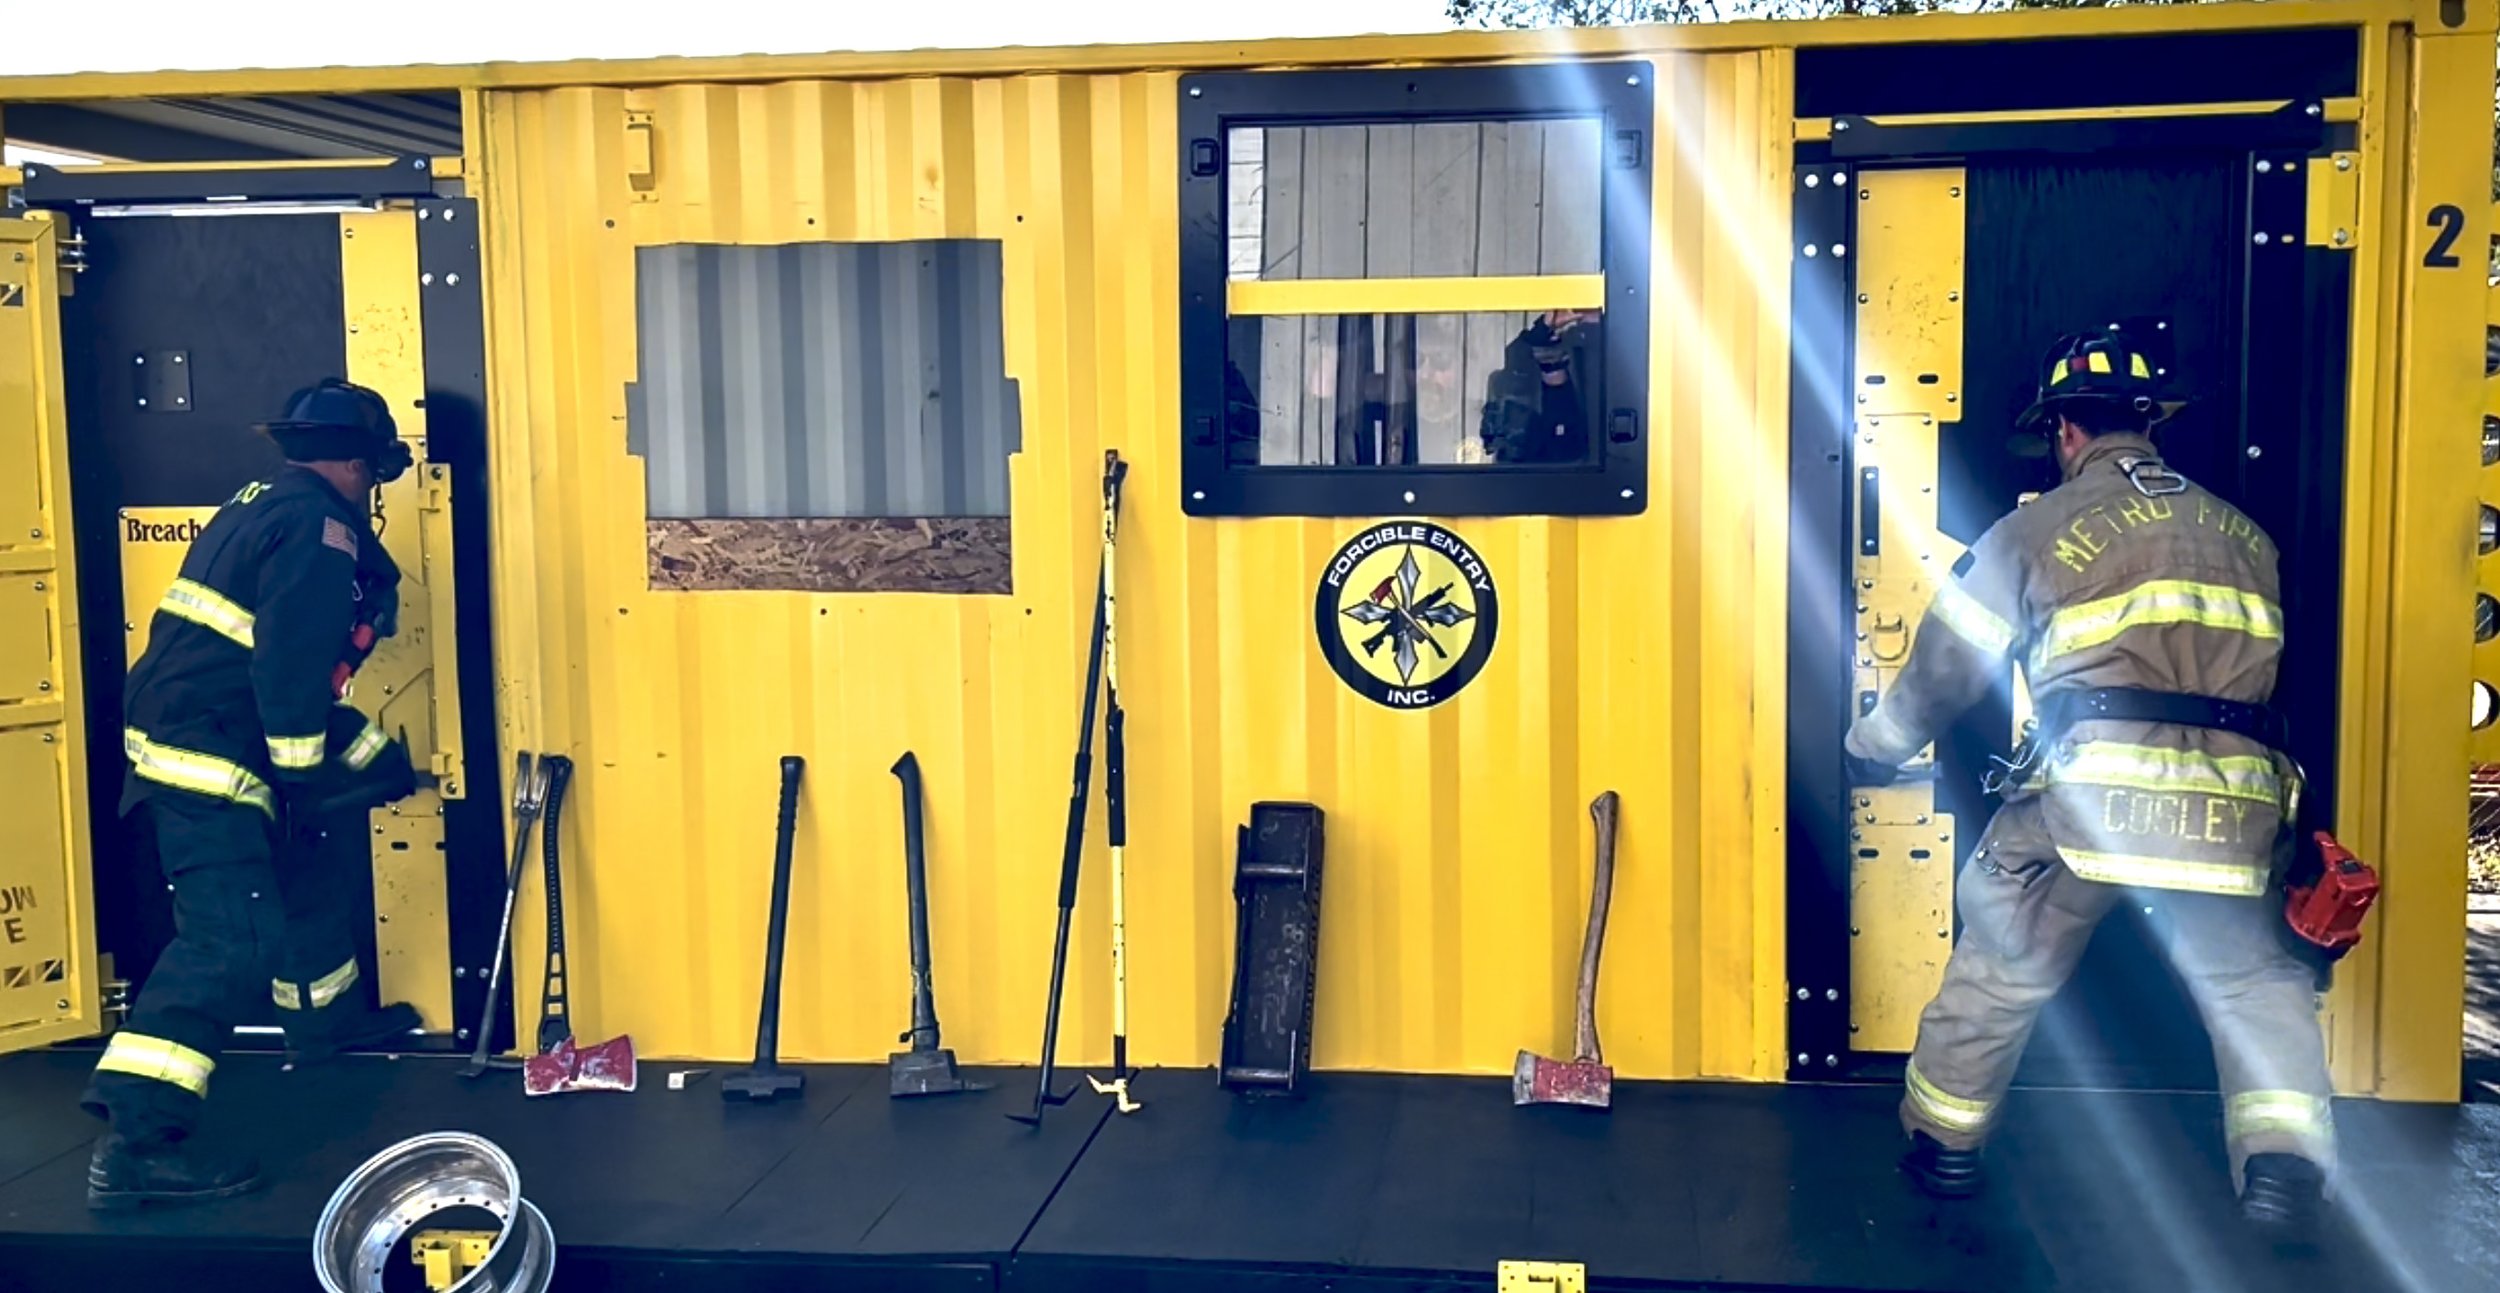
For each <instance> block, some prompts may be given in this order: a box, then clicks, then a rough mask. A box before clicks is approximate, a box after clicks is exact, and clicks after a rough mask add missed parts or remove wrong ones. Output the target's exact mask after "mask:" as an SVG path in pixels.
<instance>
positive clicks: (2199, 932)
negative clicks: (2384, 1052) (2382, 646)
mask: <svg viewBox="0 0 2500 1293" xmlns="http://www.w3.org/2000/svg"><path fill="white" fill-rule="evenodd" d="M2044 367H2045V369H2046V372H2045V373H2044V375H2043V378H2042V382H2041V388H2040V398H2039V400H2038V402H2037V403H2035V404H2034V405H2033V406H2032V408H2031V409H2030V410H2029V411H2028V412H2026V413H2025V414H2024V416H2023V429H2024V430H2025V431H2026V432H2032V433H2037V434H2040V435H2043V436H2045V437H2046V438H2048V440H2049V441H2050V444H2051V445H2052V447H2053V452H2054V453H2055V455H2056V457H2057V461H2058V465H2059V467H2060V469H2061V470H2062V472H2063V475H2064V482H2063V483H2062V484H2061V485H2060V486H2059V487H2058V488H2056V489H2055V490H2052V491H2050V492H2049V493H2047V494H2045V495H2043V496H2041V497H2040V498H2038V499H2035V500H2033V501H2032V502H2031V503H2030V504H2028V505H2026V506H2024V507H2022V508H2020V509H2018V510H2016V511H2015V512H2014V513H2013V514H2012V515H2009V516H2007V517H2005V518H2003V519H2001V520H2000V521H1999V522H1998V523H1997V524H1996V525H1995V526H1993V527H1991V528H1990V529H1989V531H1988V532H1987V533H1986V534H1984V535H1982V536H1981V537H1980V539H1979V541H1978V543H1977V544H1976V545H1975V546H1974V547H1973V548H1972V549H1971V551H1970V553H1969V555H1968V557H1967V558H1965V560H1964V562H1963V563H1962V565H1961V566H1959V567H1958V568H1957V574H1956V576H1955V578H1954V579H1952V580H1949V581H1947V582H1945V583H1944V585H1943V586H1942V587H1941V588H1940V590H1939V591H1938V593H1937V594H1936V597H1935V600H1934V602H1933V603H1932V604H1931V605H1930V606H1929V607H1928V609H1927V612H1926V615H1925V617H1924V618H1923V619H1922V620H1921V622H1920V625H1919V629H1918V633H1917V636H1916V639H1915V643H1914V646H1913V648H1912V650H1911V654H1910V658H1909V660H1908V661H1907V662H1906V664H1905V665H1904V667H1903V668H1902V670H1901V673H1900V676H1899V679H1898V680H1897V681H1896V682H1895V683H1894V684H1893V686H1892V687H1891V689H1890V690H1888V691H1886V692H1885V693H1884V695H1883V697H1882V699H1881V701H1880V703H1878V705H1877V706H1876V707H1875V709H1874V710H1872V711H1871V712H1869V713H1867V714H1865V715H1863V716H1862V717H1860V718H1859V719H1858V720H1857V721H1856V722H1855V723H1854V724H1853V725H1852V726H1851V727H1850V729H1849V734H1848V738H1847V742H1846V763H1847V766H1848V769H1849V777H1850V780H1851V782H1852V783H1853V784H1855V785H1861V786H1866V785H1883V784H1887V783H1889V782H1890V781H1892V780H1893V779H1895V777H1896V776H1897V775H1898V772H1899V769H1900V768H1901V766H1902V765H1904V764H1906V763H1909V762H1911V761H1912V760H1914V759H1915V758H1916V757H1917V756H1918V754H1919V752H1920V751H1921V750H1922V749H1923V748H1925V747H1926V746H1927V745H1928V744H1929V743H1930V742H1931V741H1933V740H1934V739H1935V738H1936V737H1937V736H1938V735H1939V734H1940V733H1942V732H1943V731H1944V730H1945V729H1946V728H1947V727H1949V726H1950V725H1951V724H1952V722H1953V721H1954V719H1955V718H1956V717H1957V716H1958V715H1960V714H1961V713H1962V712H1963V711H1964V710H1965V709H1967V708H1968V707H1969V706H1971V705H1972V704H1973V703H1975V702H1977V701H1978V700H1979V699H1981V697H1982V696H1983V695H1984V694H1985V693H1986V692H1987V691H1988V690H1989V689H1990V688H1991V687H1994V686H2000V685H2002V681H2001V680H2002V679H2003V678H2004V677H2005V676H2006V675H2005V669H2004V666H2005V664H2006V663H2007V662H2008V661H2009V660H2012V661H2018V662H2019V663H2020V664H2021V666H2022V668H2023V670H2024V673H2025V675H2026V677H2027V679H2028V681H2029V685H2030V688H2031V693H2032V695H2033V697H2034V698H2035V701H2036V703H2037V710H2038V712H2037V714H2036V716H2035V726H2034V728H2033V731H2032V733H2031V736H2030V739H2028V740H2027V741H2026V742H2025V743H2024V745H2023V746H2022V749H2021V751H2020V752H2018V754H2017V756H2016V758H2015V760H2014V764H2015V766H2014V768H2013V769H2012V771H2011V774H2010V775H2008V776H2007V777H2005V778H2004V781H2005V783H2006V784H2004V785H2003V786H2002V787H2000V789H2001V793H2002V795H2003V799H2004V804H2003V807H2002V808H2001V809H1999V811H1998V812H1997V814H1996V816H1995V818H1994V819H1993V820H1991V821H1990V822H1989V824H1988V829H1987V831H1986V833H1985V835H1984V836H1983V837H1982V838H1981V839H1980V840H1979V841H1978V844H1977V846H1976V847H1975V848H1973V850H1972V852H1971V855H1970V859H1969V861H1968V863H1967V864H1966V865H1965V867H1964V869H1963V871H1962V873H1961V875H1960V876H1959V878H1958V880H1957V882H1956V884H1955V903H1956V905H1957V907H1958V909H1959V911H1960V913H1961V918H1962V933H1961V938H1960V941H1959V942H1957V943H1956V944H1955V945H1954V948H1953V954H1952V957H1951V959H1950V961H1949V962H1948V963H1947V965H1946V967H1945V972H1944V982H1943V985H1942V986H1941V987H1940V988H1939V989H1938V990H1937V993H1936V997H1935V1000H1934V1001H1933V1002H1931V1003H1930V1004H1929V1005H1928V1006H1927V1009H1926V1011H1925V1013H1924V1014H1923V1015H1922V1016H1921V1018H1920V1020H1919V1028H1918V1042H1917V1048H1916V1050H1915V1052H1914V1053H1913V1055H1912V1057H1911V1060H1910V1064H1909V1072H1908V1078H1907V1087H1908V1090H1907V1093H1906V1095H1905V1097H1904V1099H1903V1102H1902V1107H1901V1116H1902V1121H1903V1124H1904V1126H1905V1127H1906V1128H1907V1130H1908V1132H1909V1134H1910V1138H1911V1149H1910V1151H1909V1153H1908V1155H1907V1156H1906V1157H1905V1158H1904V1159H1903V1166H1904V1168H1905V1169H1906V1170H1907V1171H1908V1172H1909V1174H1910V1176H1911V1177H1912V1179H1914V1180H1915V1181H1916V1182H1918V1184H1919V1185H1920V1186H1922V1187H1923V1188H1925V1189H1926V1190H1928V1191H1929V1192H1930V1193H1934V1194H1938V1195H1943V1196H1948V1197H1950V1196H1958V1195H1964V1194H1968V1193H1971V1192H1972V1191H1974V1190H1975V1189H1976V1188H1977V1187H1978V1184H1979V1147H1980V1145H1981V1143H1982V1141H1984V1140H1985V1139H1986V1137H1987V1135H1988V1132H1989V1129H1990V1126H1991V1124H1992V1123H1993V1122H1994V1121H1995V1119H1996V1117H1997V1115H1998V1113H1999V1111H2000V1109H2001V1107H2002V1105H2003V1103H2004V1100H2005V1094H2006V1088H2007V1087H2008V1085H2009V1084H2010V1083H2011V1081H2012V1079H2013V1075H2014V1068H2015V1065H2016V1063H2017V1062H2018V1061H2019V1060H2020V1059H2021V1057H2022V1052H2023V1047H2024V1043H2025V1042H2026V1040H2027V1039H2028V1038H2029V1036H2030V1034H2031V1029H2032V1025H2033V1024H2034V1022H2035V1021H2036V1020H2037V1018H2038V1016H2039V1012H2040V1010H2041V1008H2042V1007H2043V1006H2045V1005H2046V1004H2047V1003H2048V1001H2049V999H2050V998H2051V997H2053V996H2055V995H2056V993H2057V991H2058V989H2059V988H2060V987H2061V986H2063V985H2064V984H2065V982H2066V980H2067V978H2068V976H2070V975H2071V974H2072V973H2073V972H2074V969H2075V965H2076V963H2077V961H2079V960H2080V959H2081V958H2082V956H2083V952H2084V946H2085V944H2086V943H2087V942H2089V941H2090V939H2091V937H2092V933H2093V929H2094V927H2095V926H2097V925H2098V924H2099V923H2100V921H2101V919H2102V918H2103V917H2104V916H2107V915H2109V914H2110V912H2112V911H2113V910H2115V909H2117V908H2118V907H2119V905H2120V904H2121V903H2126V902H2134V903H2136V904H2137V905H2140V906H2143V907H2150V908H2152V909H2153V910H2154V912H2155V913H2156V916H2155V918H2154V927H2155V928H2156V929H2157V930H2158V931H2159V933H2160V945H2161V946H2162V947H2163V949H2164V951H2165V952H2166V954H2167V955H2168V956H2170V957H2171V958H2172V960H2173V962H2174V964H2175V966H2176V968H2177V970H2178V971H2179V975H2180V978H2181V979H2182V981H2184V982H2185V983H2186V984H2187V985H2188V988H2189V990H2190V992H2191V993H2192V994H2193V995H2194V998H2195V1002H2196V1006H2197V1008H2198V1012H2199V1013H2200V1014H2201V1015H2202V1017H2203V1019H2204V1022H2205V1028H2206V1031H2207V1032H2208V1033H2209V1034H2210V1035H2211V1037H2212V1039H2213V1045H2214V1053H2215V1058H2216V1061H2217V1064H2218V1067H2219V1070H2220V1074H2221V1079H2222V1087H2223V1097H2224V1101H2225V1105H2224V1125H2225V1129H2226V1134H2227V1136H2228V1139H2229V1145H2230V1155H2231V1165H2232V1172H2233V1177H2234V1182H2235V1185H2236V1186H2237V1187H2238V1189H2239V1191H2240V1208H2241V1212H2242V1214H2243V1216H2245V1217H2246V1218H2247V1219H2248V1220H2249V1221H2250V1222H2251V1223H2252V1224H2255V1225H2256V1226H2258V1227H2259V1228H2260V1229H2261V1230H2264V1231H2267V1232H2269V1233H2271V1234H2274V1235H2276V1236H2278V1237H2284V1238H2290V1237H2294V1236H2297V1235H2298V1234H2299V1233H2301V1232H2302V1231H2304V1230H2306V1229H2307V1227H2308V1226H2309V1225H2310V1224H2311V1222H2312V1221H2313V1220H2314V1219H2315V1213H2316V1210H2317V1208H2318V1207H2319V1201H2320V1200H2321V1198H2322V1197H2323V1187H2324V1182H2325V1177H2326V1174H2327V1172H2328V1170H2329V1169H2330V1168H2331V1167H2332V1165H2333V1156H2334V1131H2333V1124H2332V1122H2331V1119H2330V1113H2329V1107H2328V1095H2329V1093H2330V1087H2329V1085H2328V1078H2327V1071H2326V1057H2325V1047H2324V1044H2323V1040H2322V1037H2321V1033H2320V1030H2319V1026H2318V1021H2317V1018H2316V1014H2315V1006H2314V998H2313V995H2312V993H2313V991H2314V987H2315V969H2314V967H2313V966H2312V965H2310V964H2307V963H2305V962H2303V961H2302V960H2301V959H2300V958H2298V957H2297V956H2295V955H2294V954H2293V953H2292V951H2291V950H2290V949H2289V948H2288V947H2287V946H2286V945H2285V942H2284V940H2283V939H2282V938H2281V937H2280V936H2279V935H2280V931H2279V930H2278V929H2277V928H2276V926H2278V925H2280V924H2281V923H2282V920H2283V915H2282V910H2281V900H2280V898H2279V897H2270V896H2269V895H2270V894H2271V892H2272V886H2273V882H2274V876H2275V871H2276V868H2277V866H2278V864H2279V863H2280V862H2281V861H2282V860H2283V859H2284V858H2285V857H2287V856H2288V852H2289V831H2288V829H2287V826H2288V821H2289V817H2290V814H2291V812H2292V811H2293V809H2294V807H2295V806H2296V798H2295V797H2296V796H2297V794H2298V792H2299V787H2298V772H2297V768H2296V766H2295V765H2294V764H2293V763H2292V761H2291V760H2290V758H2289V757H2288V756H2287V755H2285V754H2283V753H2281V751H2282V749H2283V746H2284V737H2283V734H2282V722H2281V719H2280V717H2279V716H2278V715H2277V714H2276V713H2275V711H2273V710H2272V709H2271V708H2269V707H2268V705H2267V702H2268V700H2269V699H2270V697H2271V695H2272V693H2273V690H2274V685H2275V673H2276V665H2277V662H2278V659H2279V657H2280V656H2281V654H2282V649H2283V617H2282V612H2281V611H2280V609H2279V607H2280V604H2281V600H2280V596H2279V591H2278V590H2279V584H2278V575H2277V571H2276V553H2275V548H2274V544H2273V542H2272V541H2271V540H2270V539H2268V538H2267V536H2266V535H2265V533H2264V532H2263V531H2261V530H2259V529H2258V527H2257V526H2256V524H2255V523H2253V522H2251V521H2250V520H2249V519H2248V518H2247V517H2246V516H2245V515H2243V514H2241V513H2240V512H2239V511H2238V510H2237V509H2235V508H2233V507H2231V506H2230V505H2228V504H2226V503H2224V502H2222V501H2221V500H2220V499H2217V498H2216V497H2214V496H2213V495H2212V494H2211V493H2208V492H2207V491H2205V490H2204V489H2202V488H2199V487H2198V486H2197V485H2195V484H2194V483H2192V482H2190V481H2188V480H2186V479H2184V478H2182V477H2181V476H2179V475H2178V474H2177V473H2176V472H2174V471H2172V470H2170V469H2169V468H2168V467H2166V466H2164V465H2163V463H2162V461H2161V458H2160V456H2159V454H2158V453H2157V452H2156V451H2155V449H2154V447H2153V443H2152V440H2151V439H2150V430H2151V427H2152V424H2153V423H2154V422H2155V421H2156V420H2157V419H2158V417H2159V416H2160V415H2161V409H2160V405H2159V404H2158V403H2157V395H2158V387H2157V384H2156V382H2155V374H2154V372H2153V370H2152V368H2151V366H2150V365H2149V363H2148V362H2147V360H2146V359H2145V358H2144V356H2143V354H2142V353H2141V352H2139V351H2138V350H2137V349H2136V348H2135V347H2134V345H2133V344H2132V343H2131V342H2130V340H2129V338H2128V337H2127V336H2126V335H2125V334H2124V333H2123V332H2119V331H2117V330H2115V329H2113V330H2111V331H2107V332H2099V333H2090V334H2080V335H2076V336H2070V337H2067V338H2065V339H2063V340H2061V341H2060V342H2059V343H2058V345H2057V346H2055V347H2054V348H2052V350H2051V352H2050V354H2049V356H2048V358H2047V360H2046V362H2045V365H2044Z"/></svg>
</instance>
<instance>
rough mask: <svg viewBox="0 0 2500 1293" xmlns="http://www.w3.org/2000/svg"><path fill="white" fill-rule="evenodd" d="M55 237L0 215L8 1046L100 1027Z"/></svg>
mask: <svg viewBox="0 0 2500 1293" xmlns="http://www.w3.org/2000/svg"><path fill="white" fill-rule="evenodd" d="M57 231H58V226H56V225H55V224H54V223H53V221H51V220H50V219H46V218H34V219H23V220H0V1052H5V1051H16V1050H24V1049H27V1048H29V1047H35V1046H43V1045H48V1044H50V1043H53V1042H58V1041H64V1040H68V1039H71V1038H77V1037H85V1036H90V1035H92V1034H94V1033H96V1032H98V1031H101V1026H102V1020H101V1014H102V1011H101V996H102V994H101V992H100V991H99V984H100V983H101V978H100V975H99V973H98V966H97V958H96V940H95V908H94V901H93V895H92V891H91V888H90V883H89V872H88V850H87V839H88V836H87V793H86V723H85V712H84V710H83V708H82V704H83V699H84V694H83V691H82V688H81V681H80V673H81V671H80V669H79V634H78V588H77V579H76V571H75V566H76V560H75V556H74V545H73V542H72V536H73V535H74V534H75V533H76V531H75V530H74V529H73V528H72V526H71V524H70V516H69V463H68V433H67V426H68V420H67V417H66V415H65V413H64V410H63V405H62V381H61V328H60V269H59V255H58V251H59V249H58V245H57Z"/></svg>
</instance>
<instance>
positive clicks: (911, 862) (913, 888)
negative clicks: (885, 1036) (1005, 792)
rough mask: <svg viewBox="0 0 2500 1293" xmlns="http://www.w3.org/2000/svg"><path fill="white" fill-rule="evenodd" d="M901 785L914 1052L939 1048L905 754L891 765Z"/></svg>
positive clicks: (915, 775) (911, 777)
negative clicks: (908, 906)
mask: <svg viewBox="0 0 2500 1293" xmlns="http://www.w3.org/2000/svg"><path fill="white" fill-rule="evenodd" d="M894 775H895V777H896V778H897V779H899V780H900V781H901V782H902V783H903V884H904V888H905V891H906V894H907V895H908V899H909V902H910V906H911V1031H910V1032H908V1033H905V1034H903V1040H905V1041H908V1042H910V1043H911V1048H912V1049H913V1050H916V1051H933V1050H936V1049H937V1048H938V1018H937V990H936V989H935V988H934V987H933V986H932V985H931V984H930V981H929V864H928V857H927V855H926V854H925V853H924V852H923V851H922V850H923V844H922V840H921V834H920V760H919V759H918V758H917V757H916V756H914V755H913V754H912V752H911V751H909V750H905V751H904V752H903V757H902V758H900V759H898V760H896V761H895V763H894Z"/></svg>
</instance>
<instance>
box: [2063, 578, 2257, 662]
mask: <svg viewBox="0 0 2500 1293" xmlns="http://www.w3.org/2000/svg"><path fill="white" fill-rule="evenodd" d="M2154 624H2194V625H2198V626H2200V627H2203V628H2209V629H2222V630H2225V631H2227V632H2233V633H2245V634H2247V635H2249V636H2250V637H2253V638H2262V639H2266V640H2269V641H2281V640H2282V637H2283V612H2282V611H2281V610H2279V609H2277V608H2276V607H2275V604H2274V603H2272V602H2270V601H2267V600H2266V599H2265V598H2263V597H2260V596H2258V595H2257V594H2255V593H2252V592H2247V591H2245V590H2243V589H2238V588H2232V587H2230V586H2228V585H2225V584H2206V583H2198V582H2197V581H2195V580H2192V579H2155V580H2150V581H2148V582H2145V583H2141V584H2138V585H2136V586H2135V587H2133V588H2130V589H2128V590H2127V591H2125V592H2123V593H2120V594H2118V595H2117V596H2115V597H2103V598H2101V599H2099V600H2097V601H2089V602H2085V603H2083V604H2082V605H2079V606H2069V607H2067V608H2066V609H2064V610H2062V611H2059V612H2057V613H2056V614H2054V615H2051V616H2050V617H2049V622H2048V627H2047V629H2046V630H2045V631H2044V632H2043V633H2042V634H2041V638H2040V647H2039V649H2038V650H2037V651H2036V652H2034V653H2033V658H2034V659H2035V660H2038V661H2040V662H2042V663H2046V662H2047V661H2050V660H2054V659H2056V658H2058V657H2059V656H2062V655H2066V654H2068V653H2070V652H2075V651H2081V650H2083V649H2085V648H2087V647H2096V646H2100V645H2102V644H2103V643H2106V642H2108V641H2110V640H2111V639H2113V638H2116V637H2117V636H2118V635H2119V634H2121V633H2124V632H2126V631H2127V630H2129V629H2134V628H2144V627H2146V626H2148V625H2154Z"/></svg>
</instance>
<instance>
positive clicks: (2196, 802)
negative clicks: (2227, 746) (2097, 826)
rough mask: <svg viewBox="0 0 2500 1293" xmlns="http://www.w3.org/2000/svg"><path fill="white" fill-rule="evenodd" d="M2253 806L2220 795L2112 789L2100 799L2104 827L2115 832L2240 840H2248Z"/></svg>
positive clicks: (2194, 839) (2197, 840)
mask: <svg viewBox="0 0 2500 1293" xmlns="http://www.w3.org/2000/svg"><path fill="white" fill-rule="evenodd" d="M2252 807H2254V805H2252V804H2250V803H2248V802H2247V801H2246V800H2240V799H2226V798H2223V797H2222V796H2219V795H2197V794H2172V793H2167V792H2160V791H2149V790H2112V791H2110V792H2109V794H2108V797H2107V798H2105V799H2103V800H2102V801H2101V828H2102V829H2103V830H2106V831H2108V832H2109V833H2110V834H2112V835H2136V836H2146V835H2150V836H2158V837H2160V838H2164V839H2175V840H2185V841H2187V842H2189V843H2191V844H2241V843H2244V842H2246V838H2247V828H2248V812H2249V809H2250V808H2252Z"/></svg>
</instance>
